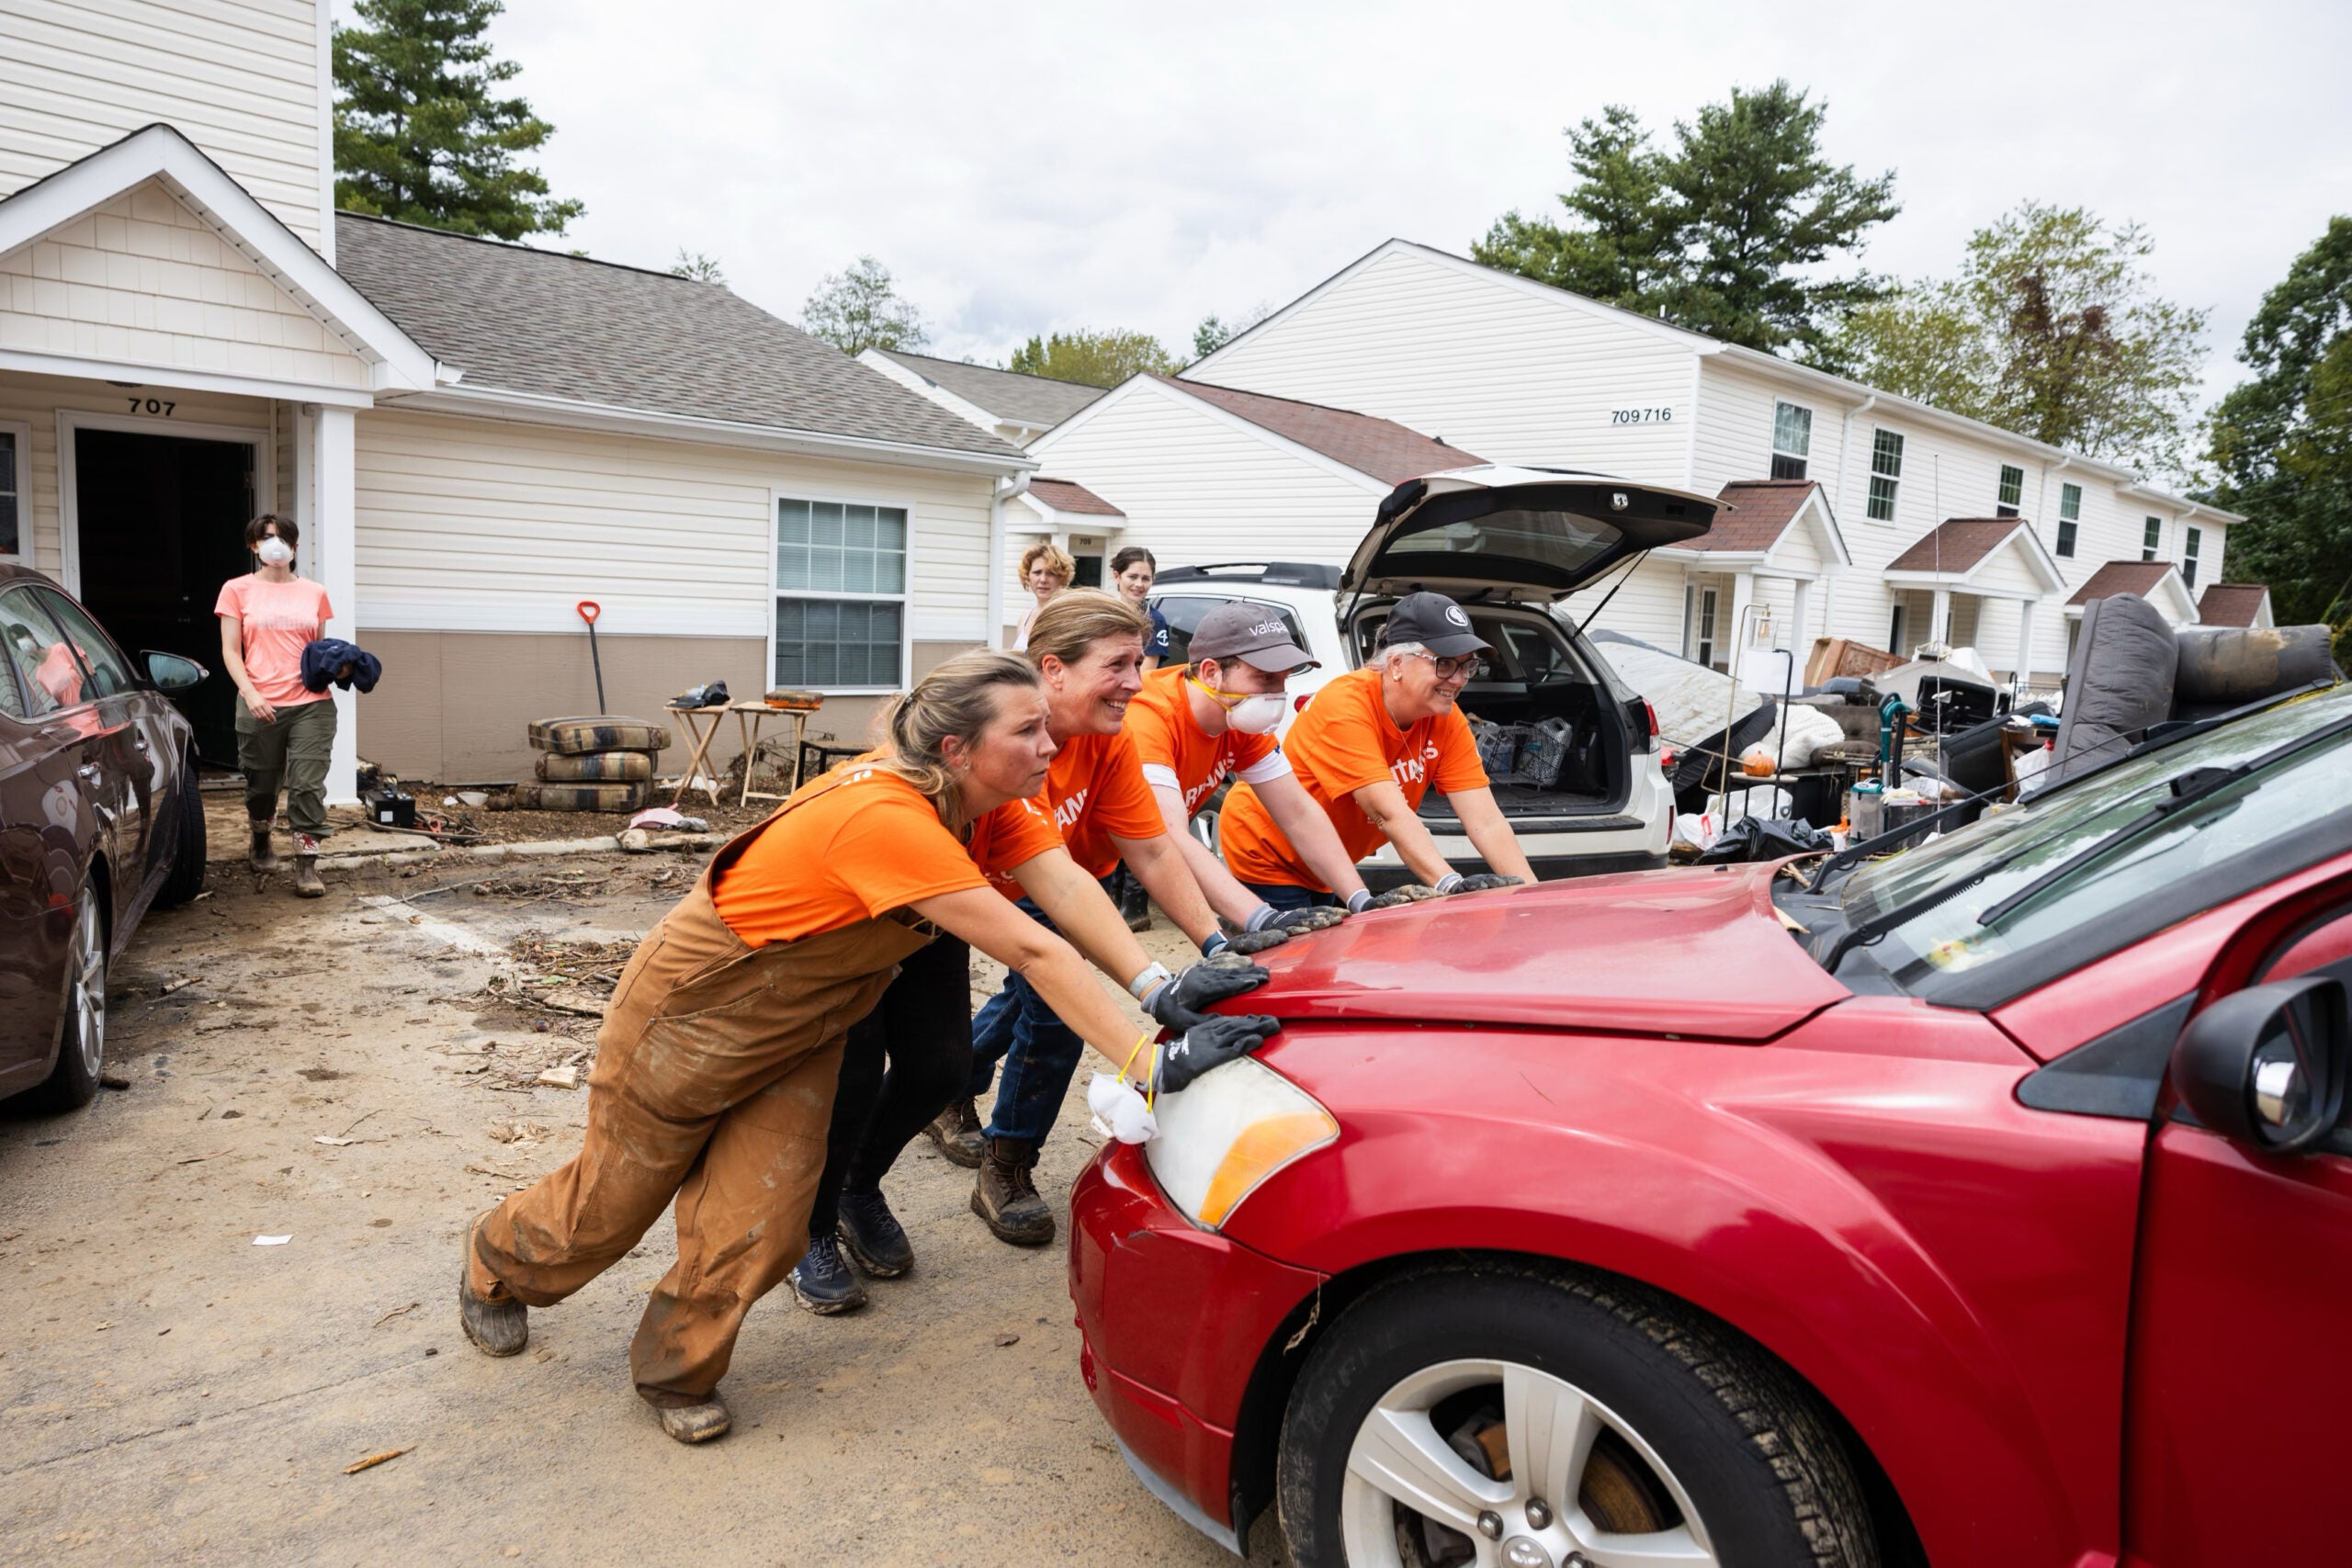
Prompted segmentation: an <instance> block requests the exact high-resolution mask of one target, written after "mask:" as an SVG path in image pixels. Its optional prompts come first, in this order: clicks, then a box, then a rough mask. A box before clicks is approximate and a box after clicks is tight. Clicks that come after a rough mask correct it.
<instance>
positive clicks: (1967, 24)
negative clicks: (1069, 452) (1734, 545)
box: [492, 0, 2352, 395]
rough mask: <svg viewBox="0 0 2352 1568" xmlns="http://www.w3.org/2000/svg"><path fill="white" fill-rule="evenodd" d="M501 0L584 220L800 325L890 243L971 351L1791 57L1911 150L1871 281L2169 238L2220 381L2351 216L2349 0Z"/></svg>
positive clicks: (1146, 321)
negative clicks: (2285, 290)
mask: <svg viewBox="0 0 2352 1568" xmlns="http://www.w3.org/2000/svg"><path fill="white" fill-rule="evenodd" d="M508 5H509V10H508V13H507V15H505V16H504V17H502V18H501V19H500V20H499V21H498V23H497V24H495V27H494V29H493V32H492V38H493V40H494V42H495V44H496V46H497V48H498V50H499V51H500V53H501V54H503V56H505V57H507V58H510V59H512V60H515V62H518V63H520V64H521V65H522V66H523V68H524V70H523V75H522V76H521V78H520V83H519V85H520V87H521V90H522V91H523V92H524V93H525V94H526V96H528V97H529V99H530V101H531V103H532V105H533V107H535V108H536V109H537V111H538V112H539V113H540V114H541V115H543V116H544V117H545V118H548V119H550V120H552V121H553V122H554V123H555V125H556V128H557V133H556V136H555V138H554V140H553V141H551V142H550V143H549V144H548V148H547V149H546V151H545V153H544V155H543V157H542V159H541V167H542V169H543V170H544V172H545V173H546V174H547V175H548V178H549V180H550V181H551V182H552V183H553V185H554V187H555V189H556V191H557V192H558V193H559V194H560V195H563V196H568V197H579V198H581V199H582V200H584V201H585V202H586V203H587V204H588V215H587V217H586V218H585V219H584V220H582V221H581V222H579V223H577V224H575V225H574V226H573V228H572V229H571V233H570V235H569V237H568V241H567V242H566V243H571V244H575V245H579V246H581V247H583V248H585V249H586V250H587V251H589V252H590V253H591V254H594V255H597V256H600V257H603V258H605V259H607V260H612V261H622V262H629V263H634V264H637V265H652V266H666V265H669V263H670V261H671V260H672V259H673V256H674V254H675V253H676V251H677V249H678V248H679V247H680V246H682V245H683V246H684V247H686V248H688V249H690V250H695V251H701V252H707V253H709V254H713V255H715V256H717V257H718V260H719V261H720V263H721V265H723V266H724V268H725V271H726V276H727V278H728V281H729V284H730V286H731V287H733V288H735V290H736V291H737V292H738V293H740V294H741V295H743V296H745V297H746V298H748V299H752V300H753V301H754V302H756V303H758V304H760V305H762V306H763V307H765V308H766V309H768V310H772V311H774V312H775V313H776V314H779V315H782V316H784V317H786V318H787V319H791V320H797V318H798V316H799V313H800V307H801V304H802V302H803V301H804V300H805V299H807V297H808V295H809V290H810V289H811V288H812V287H814V286H815V285H816V283H817V282H818V280H819V279H820V277H822V276H824V275H825V274H826V273H828V272H831V271H835V270H838V269H839V268H840V267H842V265H845V264H846V263H848V262H849V261H850V260H851V259H852V258H854V257H855V256H856V255H858V254H861V253H870V254H874V255H876V256H877V257H879V258H880V259H881V260H882V261H883V262H884V263H885V264H886V265H888V266H889V267H890V268H891V270H892V271H893V272H894V273H895V274H897V276H898V277H899V281H900V285H901V288H902V290H903V292H904V293H905V294H906V295H907V297H909V298H910V299H912V300H913V301H914V302H915V303H916V304H917V305H919V306H920V307H921V308H922V311H923V314H924V316H925V318H926V320H927V321H928V322H929V323H930V327H931V333H932V352H933V353H938V354H942V355H946V356H948V357H950V358H962V357H967V356H968V357H972V358H975V359H978V360H981V361H983V362H993V361H1000V360H1001V359H1002V358H1003V357H1004V356H1005V355H1008V354H1010V353H1011V352H1012V349H1013V348H1014V347H1016V346H1017V345H1018V344H1020V343H1021V342H1022V341H1023V340H1024V339H1026V338H1027V337H1028V336H1029V334H1030V333H1035V332H1039V331H1045V330H1053V329H1057V328H1060V329H1067V328H1071V327H1114V326H1117V327H1139V328H1143V329H1145V330H1148V331H1149V332H1152V333H1156V334H1158V335H1159V338H1160V339H1161V341H1163V342H1164V343H1166V344H1168V345H1169V346H1170V349H1171V350H1174V351H1175V352H1177V353H1178V354H1179V355H1183V354H1185V353H1186V352H1187V351H1188V350H1189V345H1190V343H1191V338H1192V332H1193V324H1194V323H1195V322H1196V321H1199V320H1200V318H1201V317H1202V316H1203V315H1204V314H1205V313H1207V312H1210V311H1216V312H1218V313H1220V314H1223V315H1226V316H1228V317H1230V316H1232V315H1234V314H1237V313H1240V312H1244V311H1247V310H1250V309H1251V308H1252V307H1254V306H1257V305H1259V304H1261V302H1263V303H1274V304H1279V303H1282V302H1283V301H1285V300H1288V299H1291V298H1293V297H1294V296H1295V295H1296V294H1298V293H1299V292H1301V291H1302V290H1304V289H1305V288H1308V287H1310V286H1311V285H1313V284H1314V283H1315V282H1317V280H1319V279H1321V278H1323V277H1325V276H1329V274H1330V273H1332V272H1334V271H1336V270H1338V269H1339V268H1340V267H1341V266H1343V265H1346V264H1347V263H1348V262H1350V261H1351V260H1353V259H1354V258H1356V257H1357V256H1359V255H1361V254H1363V253H1364V252H1366V251H1368V250H1370V249H1371V248H1372V247H1373V246H1374V245H1376V244H1378V243H1380V242H1381V241H1383V240H1385V239H1386V238H1388V237H1390V236H1392V235H1396V236H1401V237H1403V238H1407V239H1411V240H1417V241H1419V242H1422V243H1427V244H1431V245H1437V246H1441V247H1442V248H1444V249H1447V250H1452V251H1455V252H1466V251H1467V250H1468V248H1469V246H1470V243H1471V242H1472V240H1474V239H1475V238H1476V237H1477V236H1478V235H1480V234H1481V233H1483V232H1484V231H1485V230H1486V228H1487V224H1488V223H1489V222H1490V221H1492V220H1493V219H1494V218H1495V217H1496V216H1497V215H1498V213H1501V212H1502V211H1504V210H1506V209H1510V208H1512V207H1518V208H1521V209H1523V210H1527V211H1529V212H1536V211H1541V210H1544V209H1547V208H1551V207H1553V193H1555V192H1556V191H1558V190H1560V189H1561V188H1563V186H1564V185H1565V184H1566V151H1567V149H1566V142H1565V141H1564V140H1563V138H1562V137H1561V134H1560V132H1561V129H1562V128H1563V127H1564V126H1566V125H1569V124H1572V123H1574V122H1575V121H1577V120H1579V119H1581V118H1584V117H1586V116H1588V115H1590V114H1594V113H1596V112H1598V111H1599V110H1600V107H1601V106H1602V105H1603V104H1607V103H1612V102H1615V103H1624V104H1628V105H1631V106H1632V107H1634V108H1635V109H1636V110H1637V111H1639V112H1640V113H1641V114H1642V116H1643V117H1644V118H1645V119H1646V120H1648V121H1650V122H1651V123H1653V124H1655V125H1657V126H1658V127H1659V128H1660V129H1664V128H1665V127H1666V126H1667V125H1668V124H1669V123H1670V122H1671V121H1672V120H1673V119H1675V118H1678V117H1688V116H1689V115H1690V114H1691V112H1692V111H1693V110H1694V109H1695V108H1696V107H1698V106H1699V105H1700V104H1702V103H1705V102H1711V101H1716V100H1719V99H1721V98H1723V97H1724V96H1726V94H1727V93H1728V90H1729V89H1730V88H1731V87H1732V86H1733V85H1759V84H1762V83H1766V82H1769V81H1770V80H1771V79H1772V78H1773V77H1775V76H1786V77H1787V78H1788V79H1789V80H1790V81H1792V83H1795V84H1796V85H1800V86H1803V87H1806V88H1809V89H1811V90H1812V91H1814V92H1815V94H1816V95H1817V96H1822V97H1825V98H1826V100H1827V102H1828V105H1829V119H1828V126H1827V132H1826V143H1827V147H1828V150H1829V152H1830V153H1831V154H1832V155H1833V156H1834V157H1835V158H1836V159H1838V161H1841V162H1850V163H1852V164H1855V165H1856V167H1857V168H1858V169H1859V170H1860V172H1862V173H1864V174H1866V175H1867V174H1871V173H1875V172H1877V171H1879V170H1883V169H1887V168H1892V169H1894V171H1895V172H1896V175H1897V183H1896V187H1895V188H1896V195H1897V197H1899V198H1900V200H1901V201H1902V203H1903V207H1904V210H1903V213H1902V215H1901V216H1900V217H1898V218H1896V219H1895V220H1894V221H1893V222H1891V223H1888V224H1886V225H1885V226H1884V227H1883V228H1882V229H1881V230H1880V231H1878V233H1877V235H1876V237H1875V239H1874V240H1873V241H1872V243H1871V246H1870V248H1869V251H1868V253H1867V254H1866V256H1865V258H1864V259H1865V261H1866V263H1867V265H1870V266H1871V267H1872V268H1874V269H1877V270H1881V271H1887V272H1893V273H1895V274H1898V275H1902V276H1917V275H1919V274H1921V273H1928V272H1937V273H1942V272H1949V271H1951V270H1952V268H1953V266H1954V265H1955V263H1956V261H1957V259H1958V256H1959V254H1960V251H1961V247H1962V243H1963V242H1964V241H1965V239H1966V238H1967V236H1968V234H1969V232H1970V231H1972V230H1973V229H1974V228H1976V227H1977V226H1979V225H1981V224H1983V223H1985V222H1986V221H1988V220H1991V219H1993V218H1994V217H1995V216H1996V215H1997V214H1999V213H2000V212H2001V211H2003V210H2004V209H2007V208H2008V207H2010V206H2011V205H2013V204H2014V203H2016V202H2017V201H2018V200H2020V199H2022V198H2025V197H2036V198H2039V199H2041V200H2044V201H2050V202H2058V203H2066V204H2073V203H2081V204H2085V205H2087V206H2089V207H2091V208H2093V209H2096V210H2097V211H2098V212H2099V213H2101V214H2102V215H2104V216H2107V217H2109V218H2113V219H2123V218H2131V219H2137V220H2140V221H2141V222H2143V223H2144V224H2145V225H2146V226H2147V227H2148V229H2149V231H2150V232H2151V233H2152V234H2153V235H2154V239H2155V241H2156V253H2155V256H2154V271H2155V274H2156V276H2157V278H2158V280H2159V283H2160V286H2161V288H2162V290H2163V291H2164V292H2165V294H2166V295H2167V296H2168V297H2170V298H2172V299H2177V300H2178V301H2180V302H2182V303H2185V304H2189V305H2196V306H2204V307H2209V308H2211V310H2212V312H2213V317H2212V331H2211V333H2210V334H2209V338H2208V344H2207V347H2208V353H2209V355H2210V357H2209V362H2208V363H2209V370H2208V376H2207V385H2208V390H2209V394H2213V395H2218V393H2219V392H2220V391H2221V390H2222V389H2225V388H2226V387H2227V386H2228V385H2229V384H2230V383H2231V382H2233V380H2235V379H2236V378H2237V376H2238V374H2239V368H2238V367H2237V366H2236V365H2235V363H2234V360H2233V355H2234V353H2235V351H2236V347H2237V344H2238V340H2239V336H2240V333H2242V332H2243V330H2244V328H2245V320H2246V317H2247V316H2248V314H2249V313H2250V312H2251V311H2252V310H2253V309H2254V308H2255V306H2256V304H2257V303H2258V302H2259V300H2260V299H2261V296H2262V293H2263V291H2264V290H2265V289H2266V288H2269V287H2270V286H2271V285H2272V284H2274V283H2276V282H2277V281H2278V279H2279V277H2280V276H2282V275H2283V274H2284V272H2285V269H2286V267H2287V265H2289V263H2290V261H2291V260H2292V259H2293V258H2294V256H2295V255H2296V254H2299V253H2300V252H2301V251H2302V250H2303V249H2304V248H2305V247H2307V246H2308V245H2310V244H2311V243H2312V241H2313V240H2314V239H2316V238H2317V237H2318V235H2319V233H2320V232H2321V231H2322V229H2323V227H2324V224H2325V222H2326V220H2327V218H2328V216H2329V215H2330V214H2331V213H2332V212H2338V213H2340V212H2346V211H2352V92H2347V90H2346V74H2345V73H2346V65H2347V63H2352V5H2346V4H2344V3H2343V0H2311V3H2307V4H2298V3H2290V0H2277V3H2260V0H2254V3H2248V0H2240V3H2238V4H2236V5H2233V6H2230V7H2227V8H2226V9H2225V8H2223V7H2219V6H2211V5H2207V6H2190V5H2176V4H2163V3H2146V0H2143V3H2139V4H2132V5H2083V4H2070V3H2068V0H2043V3H2040V4H2030V5H1992V4H1986V5H1977V6H1966V7H1960V6H1887V5H1883V4H1882V5H1872V6H1860V5H1856V6H1814V7H1806V6H1792V5H1790V4H1786V3H1785V0H1784V3H1782V4H1780V5H1757V4H1752V3H1751V4H1738V5H1708V6H1685V7H1680V8H1679V9H1678V8H1675V7H1669V6H1655V5H1649V6H1645V5H1628V4H1623V3H1619V4H1614V5H1607V6H1599V5H1592V6H1588V5H1560V4H1554V5H1464V4H1459V3H1457V4H1454V5H1451V6H1434V5H1429V4H1420V5H1404V4H1388V3H1384V0H1355V3H1353V4H1348V5H1334V6H1294V5H1281V4H1275V5H1268V4H1265V3H1263V0H1260V3H1258V4H1252V5H1248V6H1238V5H1227V4H1216V3H1210V4H1193V5H1188V6H1181V7H1168V8H1166V9H1165V10H1161V9H1159V8H1152V9H1150V10H1148V11H1147V10H1146V9H1145V8H1143V7H1136V6H1091V5H1069V4H1062V3H1060V0H1027V3H1026V4H1012V5H1001V6H974V5H971V4H968V3H966V4H917V5H904V6H872V5H864V6H861V5H830V6H808V5H796V4H786V5H782V6H778V5H774V4H750V3H719V0H670V3H669V4H666V5H661V6H649V5H647V4H645V3H644V0H628V3H623V0H508ZM1930 17H1948V18H1949V19H1948V20H1931V19H1930ZM541 243H546V242H544V241H542V242H541Z"/></svg>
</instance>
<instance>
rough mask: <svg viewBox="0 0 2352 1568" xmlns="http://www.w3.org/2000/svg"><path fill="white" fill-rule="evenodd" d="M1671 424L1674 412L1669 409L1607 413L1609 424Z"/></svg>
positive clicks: (1625, 410)
mask: <svg viewBox="0 0 2352 1568" xmlns="http://www.w3.org/2000/svg"><path fill="white" fill-rule="evenodd" d="M1673 422H1674V411H1673V410H1672V409H1670V408H1664V409H1611V410H1610V411H1609V423H1611V424H1671V423H1673Z"/></svg>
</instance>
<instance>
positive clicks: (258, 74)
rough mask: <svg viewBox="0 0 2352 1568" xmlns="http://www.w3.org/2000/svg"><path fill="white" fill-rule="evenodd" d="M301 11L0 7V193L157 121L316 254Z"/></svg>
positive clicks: (315, 84)
mask: <svg viewBox="0 0 2352 1568" xmlns="http://www.w3.org/2000/svg"><path fill="white" fill-rule="evenodd" d="M318 28H319V16H318V13H317V10H316V8H315V6H314V4H313V0H236V3H235V4H226V3H213V4H208V3H206V0H178V3H176V4H173V3H169V0H9V3H8V4H7V5H6V6H0V195H7V194H10V193H13V192H15V191H17V190H20V189H22V188H23V187H24V186H28V185H30V184H31V183H32V182H33V181H35V180H38V179H40V178H41V177H42V176H44V175H51V174H54V173H55V172H56V171H57V170H58V169H60V168H62V167H63V166H64V165H65V164H71V163H74V162H75V161H77V160H79V159H82V158H85V157H87V156H88V155H89V154H91V153H92V152H96V151H97V150H98V149H100V148H102V147H105V146H107V145H108V144H109V143H111V142H115V141H120V140H121V139H122V138H123V137H125V136H127V135H129V134H130V132H132V131H134V130H139V129H140V128H141V127H142V126H145V125H149V124H152V123H153V122H155V121H157V120H161V121H164V123H166V124H169V125H172V126H174V127H175V128H177V129H178V130H179V131H180V132H181V133H182V134H183V135H185V136H187V139H188V140H189V141H193V142H195V143H196V144H197V145H198V147H200V148H202V149H203V150H204V151H205V152H207V153H208V154H209V155H210V156H211V158H212V159H213V161H214V162H215V163H217V164H220V166H221V167H222V168H223V169H226V170H227V171H228V172H229V175H230V176H231V177H232V179H234V180H235V181H236V182H237V183H238V184H239V185H242V186H244V187H245V189H246V190H248V191H250V192H252V193H253V195H254V197H255V198H256V199H257V200H259V201H260V202H261V204H262V205H263V206H265V207H266V208H268V209H270V211H271V212H272V213H274V214H276V215H277V218H278V220H280V221H281V222H283V223H284V224H285V225H286V226H287V227H288V228H289V229H291V230H293V231H294V232H296V233H297V234H300V236H302V238H303V239H304V240H306V241H308V242H309V243H310V244H311V247H312V248H313V249H317V250H320V251H322V252H324V251H326V250H327V249H328V248H329V245H330V243H331V242H329V241H327V240H326V239H325V238H324V237H322V235H321V233H320V209H321V206H322V190H321V186H322V162H323V160H322V156H321V152H322V150H321V147H320V144H319V142H320V137H321V134H322V119H323V116H322V106H321V104H320V102H319V55H318V48H319V38H318Z"/></svg>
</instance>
